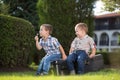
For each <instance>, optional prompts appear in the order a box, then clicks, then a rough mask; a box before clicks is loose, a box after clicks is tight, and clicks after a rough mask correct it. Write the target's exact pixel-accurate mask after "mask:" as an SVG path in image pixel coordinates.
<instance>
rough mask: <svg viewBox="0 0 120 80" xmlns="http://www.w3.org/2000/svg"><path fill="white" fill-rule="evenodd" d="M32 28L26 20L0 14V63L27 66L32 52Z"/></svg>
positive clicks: (33, 47) (6, 65)
mask: <svg viewBox="0 0 120 80" xmlns="http://www.w3.org/2000/svg"><path fill="white" fill-rule="evenodd" d="M34 33H35V32H34V28H33V26H32V24H31V23H30V22H28V21H26V20H23V19H20V18H16V17H12V16H5V15H0V65H1V66H4V67H15V66H27V65H28V64H29V63H31V61H32V54H33V53H34V49H35V45H34Z"/></svg>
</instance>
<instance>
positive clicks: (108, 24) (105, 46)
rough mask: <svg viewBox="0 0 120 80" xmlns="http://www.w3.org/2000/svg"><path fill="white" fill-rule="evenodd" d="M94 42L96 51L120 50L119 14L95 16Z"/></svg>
mask: <svg viewBox="0 0 120 80" xmlns="http://www.w3.org/2000/svg"><path fill="white" fill-rule="evenodd" d="M94 40H95V43H96V46H97V50H98V51H101V50H107V51H108V52H111V51H113V50H115V49H120V13H110V14H105V15H99V16H95V31H94Z"/></svg>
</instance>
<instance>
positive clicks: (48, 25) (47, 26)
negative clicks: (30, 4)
mask: <svg viewBox="0 0 120 80" xmlns="http://www.w3.org/2000/svg"><path fill="white" fill-rule="evenodd" d="M41 26H44V27H45V30H46V31H49V34H52V31H53V27H52V25H50V24H42V25H41Z"/></svg>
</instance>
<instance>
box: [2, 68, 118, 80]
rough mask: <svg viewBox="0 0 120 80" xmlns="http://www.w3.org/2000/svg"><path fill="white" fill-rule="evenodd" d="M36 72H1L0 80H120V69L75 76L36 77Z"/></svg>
mask: <svg viewBox="0 0 120 80" xmlns="http://www.w3.org/2000/svg"><path fill="white" fill-rule="evenodd" d="M34 74H35V71H27V72H0V80H120V70H119V69H104V70H100V71H97V72H89V73H86V74H84V75H75V76H70V75H67V76H56V75H52V74H51V75H48V76H35V75H34Z"/></svg>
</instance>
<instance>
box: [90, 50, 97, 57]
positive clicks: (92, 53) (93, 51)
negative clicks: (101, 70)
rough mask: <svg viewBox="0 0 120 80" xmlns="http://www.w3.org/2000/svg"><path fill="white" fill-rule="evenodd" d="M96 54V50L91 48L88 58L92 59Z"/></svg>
mask: <svg viewBox="0 0 120 80" xmlns="http://www.w3.org/2000/svg"><path fill="white" fill-rule="evenodd" d="M95 54H96V48H92V51H91V54H90V55H89V58H93V57H94V56H95Z"/></svg>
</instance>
